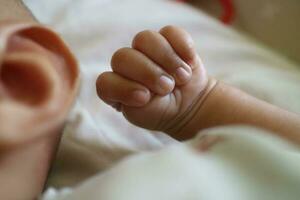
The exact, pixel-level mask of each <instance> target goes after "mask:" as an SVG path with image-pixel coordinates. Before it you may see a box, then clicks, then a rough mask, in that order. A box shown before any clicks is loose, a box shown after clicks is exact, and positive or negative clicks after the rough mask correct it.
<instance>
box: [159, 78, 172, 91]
mask: <svg viewBox="0 0 300 200" xmlns="http://www.w3.org/2000/svg"><path fill="white" fill-rule="evenodd" d="M158 84H159V87H160V88H161V92H162V93H165V92H166V91H171V90H172V89H173V85H174V81H173V79H172V78H170V77H168V76H166V75H162V76H161V77H160V78H159V83H158Z"/></svg>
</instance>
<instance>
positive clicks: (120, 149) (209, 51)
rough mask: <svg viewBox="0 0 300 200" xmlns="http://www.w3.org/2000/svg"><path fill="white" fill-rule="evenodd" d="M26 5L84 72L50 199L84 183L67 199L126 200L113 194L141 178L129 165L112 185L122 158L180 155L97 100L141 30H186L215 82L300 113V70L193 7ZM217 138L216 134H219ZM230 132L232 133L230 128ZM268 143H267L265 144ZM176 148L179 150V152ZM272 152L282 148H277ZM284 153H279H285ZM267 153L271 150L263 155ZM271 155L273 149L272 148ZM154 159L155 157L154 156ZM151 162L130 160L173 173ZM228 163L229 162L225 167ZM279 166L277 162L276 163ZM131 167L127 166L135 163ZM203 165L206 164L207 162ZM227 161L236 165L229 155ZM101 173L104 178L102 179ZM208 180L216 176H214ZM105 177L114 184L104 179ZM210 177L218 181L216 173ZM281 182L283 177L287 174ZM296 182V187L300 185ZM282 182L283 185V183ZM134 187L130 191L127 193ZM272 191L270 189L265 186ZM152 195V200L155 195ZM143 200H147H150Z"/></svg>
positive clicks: (49, 1) (56, 1)
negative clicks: (102, 77)
mask: <svg viewBox="0 0 300 200" xmlns="http://www.w3.org/2000/svg"><path fill="white" fill-rule="evenodd" d="M25 3H27V5H28V6H29V8H30V9H31V10H32V11H33V13H34V14H35V16H36V17H37V18H38V19H39V20H40V21H41V22H43V23H46V24H49V25H50V26H52V27H53V28H54V29H55V30H56V31H58V32H60V33H61V34H62V36H63V38H64V39H65V40H66V42H67V43H68V44H69V45H70V47H71V48H72V50H73V51H74V53H75V54H76V56H77V57H78V59H79V62H80V64H81V72H82V85H81V93H80V95H79V97H78V101H77V104H76V106H75V107H74V109H73V111H72V113H71V115H70V118H69V124H68V126H67V127H66V130H65V134H64V138H63V140H62V143H61V146H60V150H59V152H58V156H57V159H56V161H55V163H54V167H53V171H52V174H51V175H50V177H49V181H48V187H53V188H55V189H51V190H49V192H48V195H49V196H48V197H49V198H50V197H51V198H52V197H53V198H54V199H55V198H58V197H55V195H56V194H57V191H56V189H57V188H63V187H68V188H69V187H70V188H72V187H73V186H74V185H76V184H77V185H78V184H79V185H78V186H77V187H76V188H75V190H74V191H73V190H72V189H71V190H69V189H64V190H63V191H62V192H61V193H70V192H71V193H72V192H74V194H73V195H71V196H68V197H66V198H65V199H76V198H78V199H93V195H99V194H98V193H97V191H95V190H99V191H104V190H105V191H106V190H107V192H106V193H104V194H103V195H108V196H102V197H103V199H108V200H109V199H118V198H119V199H120V197H119V196H113V195H114V194H110V193H109V192H108V191H114V188H115V187H117V186H118V187H123V185H122V184H124V183H126V181H127V180H128V181H129V180H130V179H134V178H136V177H134V176H135V175H134V174H132V173H129V172H128V175H126V174H127V170H130V167H127V168H126V167H125V168H123V167H122V166H124V165H126V166H127V164H122V163H123V162H122V163H121V164H120V165H118V166H116V167H115V168H113V169H112V171H113V174H115V175H112V176H115V178H112V180H111V181H109V180H110V174H111V173H112V172H111V171H108V172H107V173H105V172H104V171H105V170H106V169H108V168H110V167H111V166H115V165H116V163H118V162H119V161H120V160H121V159H124V158H126V157H127V156H128V155H130V154H133V153H137V152H143V151H148V150H154V149H161V148H165V146H166V145H172V146H173V145H175V146H174V148H175V149H176V148H181V146H182V144H177V143H178V142H177V141H175V140H173V139H171V138H170V137H168V136H166V135H164V134H162V133H154V134H153V132H150V131H147V130H143V129H140V128H137V127H135V126H133V125H131V124H129V123H128V122H127V121H126V120H125V119H124V118H123V116H122V115H121V114H120V113H117V112H115V111H114V110H113V109H112V108H110V107H109V106H107V105H105V104H104V103H103V102H101V101H100V100H99V99H98V98H97V96H96V92H95V80H96V77H97V75H98V74H99V73H100V72H102V71H105V70H108V69H109V64H110V63H109V61H110V57H111V55H112V53H113V52H114V51H115V50H117V49H118V48H121V47H123V46H130V43H131V39H132V38H133V36H134V35H135V34H136V33H137V32H139V31H141V30H144V29H154V30H158V29H159V28H161V27H162V26H164V25H168V24H174V25H178V26H181V27H183V28H186V29H187V31H189V32H190V33H191V34H192V36H193V37H194V39H195V42H196V45H197V49H198V51H199V54H200V55H201V57H202V59H203V61H204V64H205V66H206V68H207V69H208V71H209V73H210V74H211V75H213V76H215V77H217V78H219V79H221V80H223V81H225V82H227V83H229V84H232V85H235V86H237V87H239V88H241V89H242V90H244V91H246V92H248V93H250V94H252V95H254V96H256V97H259V98H261V99H264V100H266V101H268V102H271V103H274V104H276V105H279V106H281V107H283V108H286V109H289V110H291V111H294V112H298V113H300V102H299V99H300V73H299V72H300V71H299V69H298V68H297V65H296V64H294V63H292V62H291V61H289V60H287V59H285V58H284V57H281V56H280V55H278V54H275V53H274V52H272V50H270V49H268V48H266V47H264V46H262V45H260V44H257V43H256V42H255V41H254V40H253V39H250V38H247V37H244V36H241V35H240V34H238V33H236V32H234V31H233V30H231V29H229V28H227V27H225V26H223V25H221V24H219V23H218V22H217V21H214V20H213V19H211V18H209V17H208V16H206V15H205V14H203V13H201V12H199V11H198V10H195V9H193V8H191V7H189V6H185V5H184V4H180V3H175V2H172V1H168V0H89V1H72V0H44V1H35V0H25ZM220 130H222V129H220ZM232 130H235V129H232ZM242 130H243V128H239V129H237V130H236V131H234V133H236V132H238V133H242V132H243V131H242ZM247 131H248V130H247ZM212 132H214V131H213V130H212ZM226 132H228V133H231V129H230V130H229V131H228V130H227V131H226ZM251 132H253V133H255V132H256V131H255V130H251ZM256 140H257V141H260V140H261V139H260V133H258V134H257V135H256V136H255V141H256ZM262 140H263V141H265V140H264V139H262ZM267 140H268V139H267ZM271 141H272V140H271ZM176 144H177V145H179V146H178V147H177V146H176ZM272 147H274V149H276V145H275V146H274V145H273V146H272ZM278 148H279V149H280V147H278ZM170 149H172V147H170ZM163 151H164V150H162V152H163ZM166 151H171V150H166ZM261 151H264V150H263V148H262V149H261ZM266 151H268V150H267V149H266ZM150 154H151V155H152V153H150ZM157 154H158V155H157V156H158V157H159V158H160V161H159V162H162V163H164V162H167V163H168V162H171V163H173V164H174V167H176V165H179V166H182V162H183V161H184V160H178V162H175V160H176V159H173V160H171V161H169V160H165V157H160V156H159V155H160V153H159V152H158V153H157ZM162 154H163V153H162ZM170 154H173V155H174V154H176V151H175V150H174V153H172V152H170ZM266 154H268V155H272V154H273V151H271V152H269V151H268V153H266ZM147 155H149V154H148V153H146V154H145V155H138V157H137V158H131V160H132V159H133V160H139V158H142V160H145V161H143V162H141V164H140V165H139V166H140V168H139V170H141V168H142V167H144V166H145V165H144V162H147V164H148V165H149V168H151V167H154V168H153V169H152V168H151V170H152V171H151V173H152V174H153V176H157V177H159V176H161V175H163V174H165V173H166V172H167V170H166V166H162V168H160V167H158V168H155V166H156V161H155V159H152V157H151V156H147ZM154 155H156V153H154ZM182 155H183V154H182ZM184 155H185V154H184ZM228 155H229V154H228ZM247 155H248V154H247V152H243V153H242V155H241V157H245V156H247ZM233 156H234V155H233ZM183 157H184V156H183ZM226 157H227V156H225V158H224V160H226ZM170 159H172V158H170ZM182 159H184V158H182ZM187 159H188V158H187ZM253 159H260V158H253ZM274 159H275V160H276V159H277V157H275V158H274ZM192 160H193V159H192ZM180 161H182V162H180ZM131 162H132V161H128V163H131ZM187 162H188V161H187ZM201 162H206V161H204V160H203V159H202V160H201ZM226 162H232V161H231V158H230V156H229V157H228V160H227V161H226ZM274 162H275V161H274ZM278 162H281V161H278ZM284 162H286V161H284ZM124 163H127V161H124ZM175 163H176V164H175ZM189 163H198V161H195V162H194V161H191V162H189ZM173 164H172V166H173ZM192 165H193V164H188V166H189V167H191V168H192V169H193V170H195V168H197V167H196V166H198V165H195V166H192ZM207 165H209V163H207ZM229 165H230V164H228V166H229ZM164 167H165V168H164ZM149 168H147V169H146V168H145V170H144V171H145V172H144V174H143V173H141V172H140V174H143V175H145V176H146V173H147V171H148V170H150V169H149ZM168 168H169V167H168ZM229 168H230V167H229ZM125 169H126V170H125ZM134 169H136V168H134ZM118 170H119V171H118ZM172 170H173V171H172ZM219 170H222V169H219ZM228 170H235V168H234V167H232V168H230V169H228ZM258 170H259V168H258ZM262 170H263V169H262ZM274 170H275V171H276V169H274ZM250 171H252V170H250ZM103 172H104V173H103ZM175 172H176V169H171V167H170V176H168V174H166V175H165V176H163V177H165V179H163V180H164V181H165V182H164V183H168V181H169V180H168V178H170V180H173V179H174V177H173V175H176V173H175ZM184 172H185V171H184ZM219 172H221V171H219ZM96 173H97V174H98V175H95V174H96ZM102 173H103V175H102ZM149 173H150V172H149ZM189 173H190V172H189ZM207 173H212V172H209V171H207ZM247 173H248V172H247ZM249 173H250V172H249ZM276 173H277V172H276ZM278 173H283V172H278ZM232 174H233V173H232ZM232 174H231V175H232ZM94 175H95V176H94ZM209 175H210V174H208V177H209ZM240 175H241V174H239V173H237V177H240V178H243V177H242V176H240ZM102 176H104V177H107V178H99V177H102ZM117 176H120V178H119V180H122V182H121V183H117V182H118V181H116V180H117V178H116V177H117ZM210 176H213V174H211V175H210ZM280 176H281V175H280ZM199 177H200V175H199ZM199 177H195V180H193V181H196V182H198V181H203V180H198V178H199ZM281 177H284V175H282V176H281ZM88 178H90V179H88ZM205 178H206V179H205V180H206V182H205V183H204V182H201V184H204V185H205V184H207V187H210V186H209V184H213V183H215V182H213V181H212V182H210V179H209V178H207V177H205ZM226 178H227V177H226ZM244 178H245V180H244V179H242V180H241V181H237V182H233V183H232V184H233V185H234V184H237V183H243V182H244V181H246V179H247V177H244ZM87 179H88V180H87ZM108 179H109V180H108ZM175 179H176V177H175ZM196 179H197V180H196ZM83 180H87V182H86V183H84V184H83V185H82V181H83ZM146 180H147V179H143V181H144V182H141V185H140V186H139V187H140V188H141V189H143V190H146V188H148V187H149V188H151V187H152V189H151V190H152V191H153V192H152V193H151V194H153V195H157V194H159V191H161V190H159V188H155V186H154V185H153V184H154V183H155V181H156V180H154V179H153V180H152V181H153V182H151V183H153V184H151V185H149V184H148V183H147V185H143V184H146V182H147V181H146ZM251 180H252V181H254V182H255V183H257V184H258V183H260V182H261V180H260V179H255V180H253V179H251ZM123 181H124V182H123ZM248 181H250V180H248ZM270 181H271V180H270ZM289 181H291V180H289ZM289 181H287V183H288V182H289ZM297 181H298V180H296V182H295V183H298V182H297ZM246 182H247V181H246ZM278 182H280V181H279V179H278ZM185 183H186V182H182V184H180V183H179V182H178V185H177V186H176V187H179V186H180V187H181V186H182V187H185V188H188V185H186V184H185ZM223 183H224V182H220V183H219V184H220V186H219V187H218V188H217V187H216V188H215V189H214V191H212V193H217V192H218V191H219V188H221V187H223V186H224V191H225V190H226V188H225V185H226V184H225V183H224V184H223ZM115 184H116V186H115ZM118 184H120V185H118ZM162 184H163V183H162ZM174 184H175V183H174ZM262 184H263V183H262ZM265 184H267V183H265ZM288 184H289V183H288ZM124 185H125V184H124ZM253 185H255V184H253ZM132 186H135V185H132ZM231 186H232V185H231ZM231 186H230V185H229V186H228V192H230V191H232V192H233V191H235V190H236V189H237V187H238V186H236V187H231ZM102 187H103V188H105V189H103V188H102ZM124 187H125V186H124ZM130 187H131V185H129V186H128V187H125V188H130ZM164 187H165V188H166V194H165V195H170V194H167V192H169V193H173V192H174V191H176V190H175V189H174V187H167V185H164ZM176 187H175V188H176ZM195 187H196V186H195ZM265 187H267V186H266V185H265ZM101 188H102V189H101ZM211 188H213V187H211ZM156 189H157V190H156ZM256 189H257V188H247V186H245V187H244V190H242V191H239V193H237V194H233V193H231V194H230V195H233V196H230V195H229V194H228V195H229V196H228V199H234V198H233V197H238V196H234V195H238V194H240V195H243V196H247V195H249V194H250V192H253V193H255V194H257V195H259V194H262V193H261V190H259V191H258V190H256ZM122 191H123V190H122ZM126 191H127V190H126ZM126 191H123V193H121V194H123V197H125V196H126V195H128V197H132V199H134V198H137V197H138V196H131V195H139V194H140V193H136V194H134V192H133V191H131V192H130V190H129V192H128V193H126ZM149 191H150V190H149ZM154 191H155V192H154ZM201 191H202V190H201ZM145 192H147V191H145ZM178 192H179V191H178ZM155 193H157V194H155ZM52 194H53V195H52ZM145 194H147V195H150V194H149V193H145ZM295 194H296V193H295ZM80 195H88V196H80ZM116 195H117V194H116ZM191 195H193V194H191ZM195 195H198V194H195ZM199 195H200V194H199ZM77 196H78V197H77ZM80 197H81V198H80ZM106 197H107V198H106ZM121 197H122V196H121ZM150 197H153V198H152V199H159V198H158V197H157V196H151V195H150V196H149V198H150ZM164 197H168V198H160V199H171V198H169V197H170V196H164ZM172 197H173V196H172ZM179 197H182V198H181V199H189V198H188V197H187V198H184V197H183V196H180V195H179V196H178V198H179ZM185 197H186V196H185ZM194 197H195V198H196V197H199V196H192V197H191V199H193V198H194ZM210 197H211V199H214V198H212V197H213V196H210ZM229 197H232V198H229ZM260 197H261V199H266V198H263V196H260ZM272 197H273V196H272ZM51 198H50V199H51ZM270 198H271V197H270ZM129 199H130V198H129ZM140 199H141V198H140ZM142 199H146V198H144V197H143V198H142ZM150 199H151V198H150ZM172 199H175V198H172ZM206 199H210V198H206ZM215 199H216V198H215ZM221 199H223V198H221ZM236 199H242V198H236ZM245 199H247V198H245ZM252 199H253V198H252ZM256 199H259V198H256Z"/></svg>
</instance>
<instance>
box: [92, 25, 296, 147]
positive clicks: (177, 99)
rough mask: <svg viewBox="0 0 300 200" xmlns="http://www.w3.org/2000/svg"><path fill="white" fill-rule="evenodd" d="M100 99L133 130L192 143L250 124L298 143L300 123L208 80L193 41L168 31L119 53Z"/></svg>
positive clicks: (100, 85)
mask: <svg viewBox="0 0 300 200" xmlns="http://www.w3.org/2000/svg"><path fill="white" fill-rule="evenodd" d="M111 66H112V71H111V72H104V73H102V74H101V75H100V76H99V77H98V79H97V82H96V87H97V93H98V96H99V97H100V98H101V99H102V100H103V101H105V102H106V103H107V104H109V105H111V106H113V107H115V108H116V109H117V110H119V111H121V112H122V113H123V114H124V116H125V117H126V118H127V119H128V120H129V121H130V122H131V123H133V124H135V125H137V126H140V127H143V128H147V129H150V130H157V131H163V132H165V133H167V134H169V135H171V136H172V137H174V138H176V139H179V140H181V139H188V138H191V137H193V136H194V135H195V134H196V133H197V132H198V131H199V130H202V129H204V128H209V127H214V126H219V125H229V124H247V125H252V126H257V127H261V128H265V129H269V130H271V131H273V132H274V133H275V134H278V135H280V136H282V137H285V138H286V139H288V140H290V141H292V142H294V143H297V144H299V143H300V137H299V133H300V118H299V115H297V114H295V113H291V112H288V111H286V110H283V109H281V108H278V107H276V106H274V105H271V104H269V103H267V102H264V101H261V100H259V99H256V98H254V97H252V96H250V95H248V94H246V93H244V92H242V91H240V90H238V89H236V88H234V87H231V86H228V85H226V84H224V83H222V82H217V81H216V80H215V79H213V78H211V77H209V76H208V75H207V73H206V70H205V68H204V66H203V64H202V62H201V59H200V57H199V56H198V54H197V52H196V50H195V47H194V43H193V40H192V38H191V36H190V35H189V34H188V33H187V32H186V31H185V30H183V29H181V28H179V27H175V26H166V27H164V28H162V29H161V30H160V31H159V32H155V31H150V30H146V31H142V32H140V33H138V34H137V35H136V36H135V37H134V39H133V41H132V47H131V48H121V49H119V50H117V51H116V52H115V53H114V55H113V56H112V59H111Z"/></svg>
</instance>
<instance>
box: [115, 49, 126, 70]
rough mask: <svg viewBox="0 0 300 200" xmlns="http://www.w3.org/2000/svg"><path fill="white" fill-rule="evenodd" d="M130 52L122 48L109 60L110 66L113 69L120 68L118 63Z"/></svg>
mask: <svg viewBox="0 0 300 200" xmlns="http://www.w3.org/2000/svg"><path fill="white" fill-rule="evenodd" d="M129 51H130V48H128V47H124V48H121V49H118V50H117V51H116V52H115V53H114V54H113V55H112V58H111V66H112V68H113V69H117V68H118V67H119V66H120V63H122V62H123V61H124V59H126V58H127V57H128V53H129Z"/></svg>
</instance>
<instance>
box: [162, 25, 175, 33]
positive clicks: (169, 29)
mask: <svg viewBox="0 0 300 200" xmlns="http://www.w3.org/2000/svg"><path fill="white" fill-rule="evenodd" d="M177 30H178V27H177V26H174V25H167V26H165V27H163V28H162V29H160V32H161V33H165V34H168V33H172V32H175V31H177Z"/></svg>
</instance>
